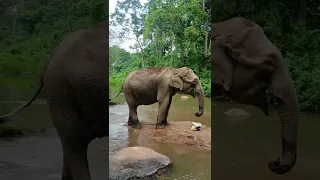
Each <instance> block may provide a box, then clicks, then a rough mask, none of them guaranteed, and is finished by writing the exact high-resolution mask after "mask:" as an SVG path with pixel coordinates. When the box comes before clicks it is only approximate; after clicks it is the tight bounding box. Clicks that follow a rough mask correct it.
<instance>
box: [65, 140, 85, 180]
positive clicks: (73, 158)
mask: <svg viewBox="0 0 320 180" xmlns="http://www.w3.org/2000/svg"><path fill="white" fill-rule="evenodd" d="M83 138H85V137H75V138H67V139H65V140H64V141H65V142H64V143H63V155H64V156H65V160H66V161H67V163H66V164H67V167H65V168H66V171H67V172H66V173H69V172H68V171H70V172H71V175H72V177H73V179H74V180H91V177H90V172H89V165H88V159H87V152H88V151H87V150H88V145H89V142H90V141H89V140H86V139H83ZM68 180H72V178H71V179H68Z"/></svg>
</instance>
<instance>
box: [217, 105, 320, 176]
mask: <svg viewBox="0 0 320 180" xmlns="http://www.w3.org/2000/svg"><path fill="white" fill-rule="evenodd" d="M215 103H216V104H217V106H216V107H215V108H214V109H213V111H212V114H213V125H212V150H211V152H212V156H213V162H212V167H213V172H212V178H213V179H247V180H256V179H259V180H269V179H274V180H277V179H279V180H280V179H281V180H289V179H290V180H301V179H308V180H309V179H310V180H314V179H319V176H320V172H319V171H318V169H319V168H320V156H319V153H318V152H319V150H320V143H317V141H316V140H314V138H316V137H320V131H319V127H320V121H319V115H318V114H316V115H315V114H309V113H301V116H300V117H301V121H300V124H299V138H298V160H297V164H296V166H295V167H294V169H293V170H292V171H291V172H290V173H288V174H285V175H282V176H279V175H275V174H273V173H272V172H271V171H270V170H269V169H268V167H267V163H268V161H269V160H271V159H274V158H275V157H276V156H278V155H280V154H281V147H282V146H281V139H280V121H279V118H278V116H277V113H276V112H272V116H270V117H266V116H264V115H263V113H262V112H261V111H260V110H258V109H257V108H254V107H252V106H246V105H242V104H229V103H223V102H215ZM233 107H237V108H242V109H244V110H246V111H248V112H250V114H251V116H249V117H246V118H245V119H242V120H241V121H237V120H233V119H232V118H231V119H230V118H227V117H226V116H225V115H224V112H225V111H226V110H228V109H230V108H233Z"/></svg>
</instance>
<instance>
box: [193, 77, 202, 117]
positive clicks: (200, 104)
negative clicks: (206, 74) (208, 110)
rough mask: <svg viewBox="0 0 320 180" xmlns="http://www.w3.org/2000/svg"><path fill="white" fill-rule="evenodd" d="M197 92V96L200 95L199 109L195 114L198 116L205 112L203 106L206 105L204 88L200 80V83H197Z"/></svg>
mask: <svg viewBox="0 0 320 180" xmlns="http://www.w3.org/2000/svg"><path fill="white" fill-rule="evenodd" d="M196 92H197V96H198V103H199V110H198V112H196V113H195V115H196V116H197V117H200V116H202V114H203V106H204V91H203V88H202V85H201V83H200V81H198V83H197V85H196Z"/></svg>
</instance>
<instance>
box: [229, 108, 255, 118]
mask: <svg viewBox="0 0 320 180" xmlns="http://www.w3.org/2000/svg"><path fill="white" fill-rule="evenodd" d="M224 114H225V115H227V116H250V113H248V112H247V111H245V110H243V109H238V108H232V109H229V110H227V111H226V112H224Z"/></svg>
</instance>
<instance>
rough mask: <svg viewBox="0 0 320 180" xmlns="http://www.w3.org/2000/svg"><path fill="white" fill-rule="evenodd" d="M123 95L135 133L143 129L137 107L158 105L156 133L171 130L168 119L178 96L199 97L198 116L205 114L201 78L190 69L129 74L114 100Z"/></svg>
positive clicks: (152, 68) (130, 124) (162, 68)
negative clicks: (121, 93) (176, 95)
mask: <svg viewBox="0 0 320 180" xmlns="http://www.w3.org/2000/svg"><path fill="white" fill-rule="evenodd" d="M121 91H123V92H124V96H125V100H126V102H127V104H128V106H129V118H128V126H132V127H133V128H136V129H140V128H142V126H141V124H140V122H139V119H138V116H137V107H138V106H139V105H150V104H154V103H156V102H159V110H158V117H157V123H156V129H163V128H165V126H168V125H169V123H168V121H167V117H168V113H169V109H170V106H171V101H172V96H174V95H175V94H176V93H178V92H181V93H184V94H189V95H192V96H193V97H195V96H196V95H197V96H198V103H199V110H198V112H196V113H195V116H197V117H200V116H201V115H202V114H203V108H204V91H203V88H202V85H201V82H200V80H199V78H198V76H197V75H195V74H194V72H193V70H192V69H190V68H188V67H181V68H173V67H147V68H143V69H140V70H137V71H133V72H131V73H129V75H128V76H127V78H126V79H125V80H124V82H123V84H122V86H121V90H120V91H119V93H118V94H116V95H115V96H114V97H116V96H118V95H119V94H120V92H121ZM114 97H112V98H114ZM112 98H111V99H112ZM111 99H109V101H110V100H111Z"/></svg>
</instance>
